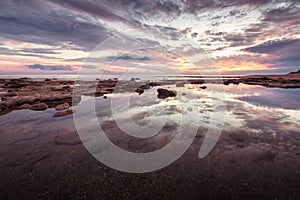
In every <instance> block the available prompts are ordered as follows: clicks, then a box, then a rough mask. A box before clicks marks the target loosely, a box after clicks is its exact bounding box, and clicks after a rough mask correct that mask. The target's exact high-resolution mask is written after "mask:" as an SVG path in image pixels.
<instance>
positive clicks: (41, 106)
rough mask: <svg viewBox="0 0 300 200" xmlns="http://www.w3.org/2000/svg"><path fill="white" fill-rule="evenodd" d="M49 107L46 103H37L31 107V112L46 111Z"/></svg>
mask: <svg viewBox="0 0 300 200" xmlns="http://www.w3.org/2000/svg"><path fill="white" fill-rule="evenodd" d="M47 108H48V105H47V104H45V103H37V104H34V105H31V106H30V107H29V109H30V110H46V109H47Z"/></svg>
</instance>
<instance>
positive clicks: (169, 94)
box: [157, 88, 177, 99]
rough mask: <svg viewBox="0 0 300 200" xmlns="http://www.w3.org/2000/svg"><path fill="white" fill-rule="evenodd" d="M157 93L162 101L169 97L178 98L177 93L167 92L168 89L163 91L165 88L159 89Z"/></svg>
mask: <svg viewBox="0 0 300 200" xmlns="http://www.w3.org/2000/svg"><path fill="white" fill-rule="evenodd" d="M157 92H158V95H157V97H158V98H160V99H165V98H168V97H176V95H177V92H176V91H172V90H167V89H163V88H159V89H157Z"/></svg>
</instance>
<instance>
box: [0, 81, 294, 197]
mask: <svg viewBox="0 0 300 200" xmlns="http://www.w3.org/2000/svg"><path fill="white" fill-rule="evenodd" d="M200 86H203V85H189V84H186V85H185V87H176V86H175V85H166V86H159V87H153V88H151V89H149V90H145V92H144V93H143V94H142V95H138V94H137V93H128V92H127V93H113V94H108V95H107V98H106V99H105V98H103V97H97V98H93V97H88V96H83V97H82V101H81V102H80V103H79V104H78V105H76V106H74V107H72V109H74V110H75V111H76V112H75V114H74V115H73V116H72V115H68V116H64V117H58V118H54V117H52V116H53V114H54V113H56V111H55V110H54V109H48V110H46V111H31V110H15V111H12V112H10V113H8V114H5V115H1V116H0V137H1V140H0V172H1V175H0V185H2V188H4V189H6V190H8V191H11V189H12V188H15V187H20V188H22V191H23V189H24V188H26V190H24V191H36V190H37V189H38V190H39V191H40V190H42V191H43V190H45V191H48V190H49V188H59V189H60V191H62V192H65V190H66V191H67V190H69V188H71V189H72V190H74V191H76V190H77V189H78V187H83V185H87V184H88V187H87V188H89V187H93V186H94V185H95V184H96V185H98V186H99V187H98V189H99V188H100V189H99V191H108V192H115V190H114V189H115V188H116V187H114V186H116V185H114V184H117V188H119V187H128V188H133V187H135V186H137V187H138V188H139V186H140V185H144V183H145V184H146V186H145V187H147V188H148V187H152V188H153V187H154V186H152V185H155V187H156V186H158V187H159V190H160V191H161V189H162V190H164V191H170V192H171V190H172V191H173V190H179V189H182V188H185V189H186V190H187V191H190V190H191V191H198V190H199V189H202V188H203V187H206V185H207V182H209V183H211V184H212V186H211V188H210V187H209V188H208V189H209V191H211V192H214V191H215V186H220V185H221V186H222V188H224V191H225V192H226V191H229V192H230V191H232V190H234V191H240V190H246V191H249V190H251V191H253V192H254V193H255V194H257V193H259V191H261V190H262V188H263V190H264V192H266V191H267V192H269V193H267V194H272V197H274V196H276V197H285V196H288V195H290V193H291V192H292V193H293V194H296V191H297V188H299V180H300V179H299V178H300V174H299V170H300V169H299V166H300V157H299V155H300V149H299V146H300V132H299V130H300V107H299V100H300V89H276V88H266V87H262V86H252V85H244V84H239V85H229V86H224V85H218V86H216V85H209V84H207V87H208V88H207V89H201V88H200ZM160 87H164V88H166V89H169V90H176V92H177V97H175V98H166V99H159V98H157V91H156V90H157V88H160ZM91 113H95V115H91ZM74 117H76V119H77V121H76V120H74V119H75V118H74ZM78 121H79V124H75V123H78ZM78 130H80V131H79V132H78ZM82 130H84V132H82ZM101 131H102V132H104V133H105V136H103V135H102V136H100V137H98V136H99V135H98V133H99V132H101ZM194 131H196V133H194ZM214 131H215V132H214ZM216 131H220V135H219V137H218V138H216V139H217V140H216V144H215V146H214V147H213V148H212V149H211V151H210V152H209V154H208V155H206V156H205V157H204V158H202V159H200V158H199V157H198V154H199V151H200V149H201V147H202V145H203V143H204V141H205V138H206V137H207V136H213V137H212V138H214V137H215V136H216V135H215V134H216V133H217V132H216ZM95 133H96V134H95ZM78 134H79V135H80V137H79V135H78ZM177 135H180V137H179V139H178V140H176V145H175V147H174V146H171V147H168V150H169V151H171V152H177V151H178V149H179V148H181V147H183V146H184V145H186V144H187V141H188V142H190V141H191V142H192V144H190V146H189V147H188V150H187V151H186V152H185V153H184V154H182V155H181V156H180V158H178V160H176V161H174V162H173V163H170V165H169V166H166V167H165V168H162V169H160V170H158V171H155V172H153V173H146V174H142V175H134V174H128V173H124V172H118V171H116V170H115V169H114V168H111V167H110V166H109V165H107V163H106V164H105V165H104V164H102V162H98V161H97V160H96V159H95V158H96V157H97V155H103V154H102V153H105V152H108V149H109V143H108V142H106V140H104V139H105V138H104V137H107V138H108V139H109V140H110V141H111V142H112V143H113V144H114V145H116V146H117V147H118V148H120V149H123V150H125V151H128V152H132V153H149V152H155V151H159V150H161V149H163V148H164V147H165V146H167V145H168V144H170V143H172V141H174V138H176V136H177ZM139 136H143V137H144V138H140V137H139ZM147 136H148V137H147ZM210 138H211V137H210ZM82 142H83V143H84V144H85V145H88V147H89V148H91V149H88V150H87V149H86V148H85V147H86V146H83V145H82ZM188 144H189V143H188ZM91 153H93V155H92V154H91ZM107 155H109V157H108V160H109V161H112V162H116V163H121V160H122V158H120V157H118V156H110V154H107ZM160 155H161V157H160V158H161V160H160V161H161V162H164V161H166V160H168V159H169V157H167V156H164V155H163V154H160ZM125 158H126V157H125ZM151 163H154V164H157V162H151V159H149V160H148V161H147V166H150V165H151ZM131 166H132V167H133V168H134V167H136V166H139V165H136V163H135V162H132V165H131ZM178 180H180V181H178ZM176 182H180V184H179V185H176V184H175V185H174V183H176ZM45 183H47V184H45ZM75 183H76V184H78V185H75V186H73V184H75ZM111 184H112V185H111ZM66 186H67V187H66ZM87 188H86V187H85V188H83V189H87ZM222 188H221V189H222ZM154 189H155V188H154ZM221 189H220V188H219V189H218V190H221ZM282 191H285V192H284V193H283V192H282ZM287 192H288V193H287ZM272 199H274V198H272Z"/></svg>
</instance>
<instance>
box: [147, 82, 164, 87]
mask: <svg viewBox="0 0 300 200" xmlns="http://www.w3.org/2000/svg"><path fill="white" fill-rule="evenodd" d="M147 85H149V86H151V87H154V86H159V85H161V84H159V83H155V82H150V83H147Z"/></svg>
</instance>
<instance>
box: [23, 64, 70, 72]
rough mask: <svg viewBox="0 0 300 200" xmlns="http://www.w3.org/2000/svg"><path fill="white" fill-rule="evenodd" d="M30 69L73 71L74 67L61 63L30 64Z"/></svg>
mask: <svg viewBox="0 0 300 200" xmlns="http://www.w3.org/2000/svg"><path fill="white" fill-rule="evenodd" d="M27 67H28V68H29V69H39V70H49V71H58V70H62V71H71V70H72V68H71V67H70V66H61V65H41V64H34V65H28V66H27Z"/></svg>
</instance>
